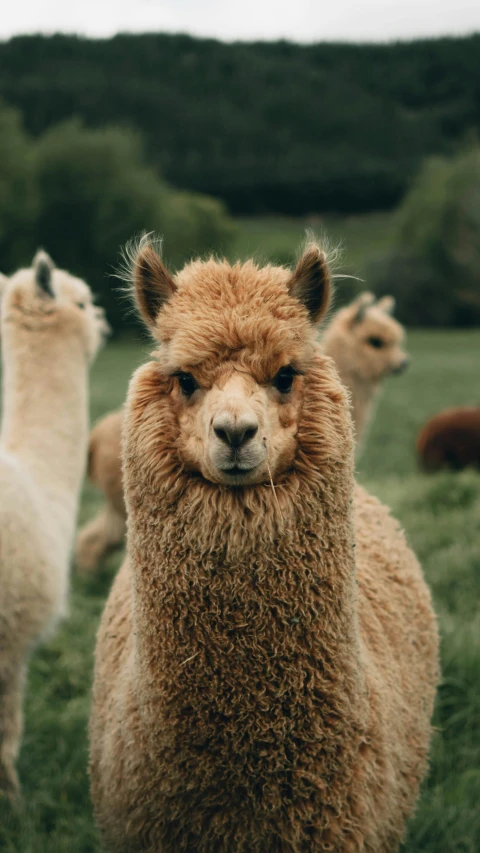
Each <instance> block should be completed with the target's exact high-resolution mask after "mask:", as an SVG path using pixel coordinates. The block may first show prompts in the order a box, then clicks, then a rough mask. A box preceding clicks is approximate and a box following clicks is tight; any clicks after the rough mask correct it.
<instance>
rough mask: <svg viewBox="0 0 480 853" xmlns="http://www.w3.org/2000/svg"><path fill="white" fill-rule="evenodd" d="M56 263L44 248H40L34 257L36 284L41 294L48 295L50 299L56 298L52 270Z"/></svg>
mask: <svg viewBox="0 0 480 853" xmlns="http://www.w3.org/2000/svg"><path fill="white" fill-rule="evenodd" d="M54 266H55V265H54V263H53V261H52V259H51V257H50V255H48V254H47V253H46V252H44V251H43V249H39V250H38V252H37V254H36V255H35V257H34V259H33V269H34V271H35V284H36V286H37V290H38V292H39V293H40V295H41V296H48V297H49V298H50V299H55V291H54V289H53V286H52V272H53V270H54Z"/></svg>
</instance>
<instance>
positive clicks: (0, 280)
mask: <svg viewBox="0 0 480 853" xmlns="http://www.w3.org/2000/svg"><path fill="white" fill-rule="evenodd" d="M7 281H8V278H7V276H6V275H4V274H3V272H0V296H1V295H2V293H3V291H4V290H5V286H6V284H7Z"/></svg>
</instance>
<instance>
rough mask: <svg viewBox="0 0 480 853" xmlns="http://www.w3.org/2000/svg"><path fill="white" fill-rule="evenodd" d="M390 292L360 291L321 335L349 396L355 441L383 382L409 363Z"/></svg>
mask: <svg viewBox="0 0 480 853" xmlns="http://www.w3.org/2000/svg"><path fill="white" fill-rule="evenodd" d="M394 308H395V300H394V299H393V297H392V296H384V297H383V298H382V299H379V300H378V302H375V297H374V296H373V294H371V293H362V294H360V296H358V297H357V299H355V300H354V301H353V302H352V303H351V304H350V305H347V306H346V308H342V309H341V310H340V311H338V312H337V314H335V315H334V317H333V319H332V322H331V323H330V325H329V326H328V328H327V329H326V331H325V334H324V336H323V349H324V352H326V354H327V355H329V356H331V358H333V360H334V362H335V365H336V367H337V370H338V372H339V374H340V378H341V380H342V382H343V383H344V385H345V386H346V387H347V388H348V390H349V392H350V396H351V405H352V417H353V423H354V426H355V437H356V440H357V444H359V445H361V443H362V441H363V439H364V438H365V433H366V430H367V427H368V424H369V422H370V421H371V418H372V414H373V410H374V405H375V402H376V401H377V399H378V393H379V391H380V388H381V385H382V382H383V381H384V379H386V377H387V376H391V375H392V374H398V373H402V372H403V371H404V370H405V368H406V367H407V365H408V357H407V355H406V353H405V351H404V349H403V344H404V340H405V332H404V329H403V327H402V326H401V325H400V323H397V321H396V320H394V319H393V317H392V316H391V315H392V314H393V311H394Z"/></svg>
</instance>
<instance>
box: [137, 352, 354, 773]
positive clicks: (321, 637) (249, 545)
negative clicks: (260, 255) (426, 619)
mask: <svg viewBox="0 0 480 853" xmlns="http://www.w3.org/2000/svg"><path fill="white" fill-rule="evenodd" d="M329 364H330V362H329V360H328V359H324V358H322V357H320V356H319V357H317V365H316V370H313V371H312V374H311V376H310V377H309V387H308V389H307V394H306V398H305V401H304V407H303V416H302V421H301V424H300V425H299V430H298V451H297V456H296V459H295V462H294V465H293V467H292V469H291V470H290V471H289V472H287V473H286V474H285V475H283V476H282V477H281V478H280V480H279V482H278V483H277V484H276V490H277V497H278V503H279V508H280V509H278V507H277V505H276V503H275V501H274V499H273V495H272V490H271V487H270V486H269V485H267V484H265V485H263V484H262V485H257V486H251V487H244V488H238V489H233V488H229V487H225V486H218V485H215V484H212V483H208V482H206V481H205V480H203V479H202V478H201V477H199V476H195V475H193V476H192V475H191V474H187V473H186V472H184V471H182V468H181V465H180V463H179V461H178V458H177V456H176V453H175V435H176V424H175V422H174V420H173V415H172V413H171V410H170V407H169V405H168V400H167V399H166V398H165V397H162V394H161V393H159V387H158V383H159V382H160V383H161V377H159V373H158V366H157V365H154V364H151V365H146V366H145V367H143V368H141V369H140V371H139V372H138V373H137V375H136V377H134V380H133V382H132V386H131V389H130V394H129V401H128V404H127V412H126V417H125V436H124V439H125V446H124V450H125V453H124V460H125V461H124V480H125V491H126V500H127V506H128V514H129V522H128V555H129V560H130V564H131V570H132V585H133V602H134V604H133V620H134V625H133V633H134V636H135V650H136V653H135V660H136V666H137V676H138V690H139V693H141V694H142V695H145V694H147V695H148V696H149V700H148V703H147V705H148V707H150V708H153V707H155V697H158V696H159V695H161V696H162V697H163V699H162V701H163V702H164V703H165V702H166V703H167V705H168V708H169V712H168V720H166V719H164V718H162V720H161V722H159V720H158V719H157V718H155V719H156V723H154V722H152V731H157V734H158V737H159V738H160V741H162V740H163V739H164V737H165V731H167V730H170V731H171V732H173V731H176V732H177V734H179V732H180V731H183V727H184V722H182V721H183V720H184V716H185V715H186V716H187V717H188V718H189V720H190V722H191V723H192V725H193V724H195V726H197V727H200V728H202V727H205V726H207V728H209V729H210V722H211V720H212V719H214V718H215V716H216V715H220V716H219V717H217V723H218V724H220V723H219V720H221V719H223V716H222V715H223V714H224V711H225V707H226V705H228V706H229V707H230V710H231V713H233V714H234V715H239V716H240V717H241V716H243V715H244V714H251V713H254V714H257V712H259V713H260V716H261V717H262V720H263V722H260V721H259V720H257V724H258V725H260V728H262V727H263V726H264V725H265V726H266V727H268V726H269V725H270V723H269V722H268V720H269V719H273V717H275V716H277V715H278V708H277V709H276V710H275V706H276V705H277V704H278V699H279V697H280V695H282V696H283V697H284V699H285V701H286V702H287V704H288V706H289V707H290V706H291V707H292V708H293V707H294V706H295V704H296V703H297V704H298V703H300V705H301V706H304V705H305V701H306V703H307V705H309V704H310V705H311V704H312V703H313V705H314V706H315V707H316V711H315V713H316V714H317V713H318V714H320V716H323V717H324V718H325V719H327V717H328V719H329V720H330V722H328V723H327V725H328V726H330V725H331V720H332V719H333V717H335V719H336V718H337V715H340V706H343V704H344V702H345V698H346V694H348V702H349V703H351V702H352V701H353V699H354V695H356V694H357V693H359V691H360V683H361V674H359V669H360V668H359V666H358V655H359V641H358V635H357V618H356V601H355V596H356V589H355V560H354V545H353V541H354V534H353V522H352V493H353V473H352V468H353V465H352V439H351V434H350V433H351V430H350V423H349V418H348V415H347V412H346V399H345V395H344V392H343V391H342V390H341V388H340V386H339V384H338V382H337V381H336V380H335V379H334V378H333V373H332V370H331V367H329ZM315 422H316V425H317V429H315V428H314V423H315ZM322 423H323V428H322ZM319 661H323V675H322V677H319V674H318V673H319ZM320 671H322V667H321V666H320ZM267 673H268V679H269V681H270V683H271V686H272V695H271V697H270V701H267V700H266V699H265V696H264V691H265V677H266V675H267ZM299 673H302V676H301V678H300V681H299ZM305 679H307V681H306V682H305ZM212 684H215V689H214V690H212ZM274 685H276V686H275V687H274ZM332 685H334V689H330V688H331V687H332ZM306 694H308V700H306V699H305V697H306ZM166 697H169V698H168V701H167V700H166ZM262 697H263V698H262ZM353 704H354V703H353ZM352 707H353V705H352ZM174 708H175V709H176V710H175V711H174V710H173V709H174ZM222 709H223V710H222ZM255 709H256V710H255ZM261 709H263V710H261ZM147 713H148V712H147ZM229 713H230V712H229ZM342 713H344V712H342ZM272 714H273V717H272ZM332 714H333V717H332V716H331V715H332ZM325 715H326V717H325ZM208 721H210V722H208ZM157 723H158V725H159V726H160V729H161V727H162V726H163V727H164V728H163V734H161V733H160V731H159V729H158V727H157ZM317 724H318V719H317V721H316V722H315V723H313V722H312V725H317ZM352 724H353V723H352ZM345 725H348V720H347V721H346V722H345ZM165 727H166V728H165ZM302 727H303V723H302V724H301V725H300V728H302ZM214 728H215V727H214ZM294 728H295V727H294ZM302 730H303V729H302ZM297 735H298V731H297ZM297 735H296V736H297ZM217 736H220V737H221V735H219V732H217V734H215V731H214V730H213V729H212V730H211V731H210V734H209V737H210V738H214V739H215V738H216V737H217ZM298 736H299V737H300V735H298ZM185 737H187V741H188V736H187V735H185ZM186 748H187V747H186ZM172 760H173V759H172Z"/></svg>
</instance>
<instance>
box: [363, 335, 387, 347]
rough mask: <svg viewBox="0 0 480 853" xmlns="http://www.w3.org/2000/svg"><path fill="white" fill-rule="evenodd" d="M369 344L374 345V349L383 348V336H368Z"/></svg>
mask: <svg viewBox="0 0 480 853" xmlns="http://www.w3.org/2000/svg"><path fill="white" fill-rule="evenodd" d="M367 344H370V346H371V347H373V348H374V349H382V347H383V345H384V344H383V341H382V339H381V338H375V337H372V338H367Z"/></svg>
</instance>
